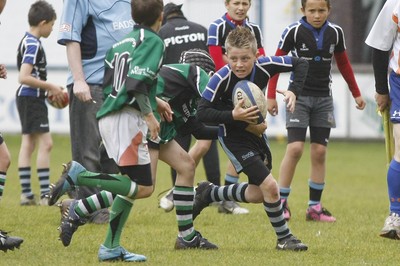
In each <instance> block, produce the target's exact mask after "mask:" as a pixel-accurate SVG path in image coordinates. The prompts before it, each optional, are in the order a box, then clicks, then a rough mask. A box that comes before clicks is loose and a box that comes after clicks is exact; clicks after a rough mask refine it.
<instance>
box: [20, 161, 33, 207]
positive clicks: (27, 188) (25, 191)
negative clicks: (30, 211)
mask: <svg viewBox="0 0 400 266" xmlns="http://www.w3.org/2000/svg"><path fill="white" fill-rule="evenodd" d="M18 174H19V182H20V184H21V189H22V195H24V196H25V197H27V198H29V199H33V193H32V188H31V168H30V167H19V168H18Z"/></svg>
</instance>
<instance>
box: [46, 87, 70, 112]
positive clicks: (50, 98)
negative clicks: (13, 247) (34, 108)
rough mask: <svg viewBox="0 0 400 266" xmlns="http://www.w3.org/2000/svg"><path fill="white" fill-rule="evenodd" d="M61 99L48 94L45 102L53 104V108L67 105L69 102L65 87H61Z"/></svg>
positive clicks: (61, 107)
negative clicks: (57, 99) (58, 99)
mask: <svg viewBox="0 0 400 266" xmlns="http://www.w3.org/2000/svg"><path fill="white" fill-rule="evenodd" d="M63 96H64V97H63V100H62V101H56V100H55V99H54V97H53V95H49V96H47V98H46V99H47V102H48V103H49V104H50V105H51V106H53V107H54V108H57V109H63V108H65V107H67V106H68V104H69V96H68V91H67V90H65V89H63Z"/></svg>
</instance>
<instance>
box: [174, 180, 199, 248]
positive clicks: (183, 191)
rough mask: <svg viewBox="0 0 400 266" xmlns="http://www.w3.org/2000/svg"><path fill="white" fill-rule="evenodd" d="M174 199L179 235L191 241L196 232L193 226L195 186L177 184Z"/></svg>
mask: <svg viewBox="0 0 400 266" xmlns="http://www.w3.org/2000/svg"><path fill="white" fill-rule="evenodd" d="M173 199H174V205H175V212H176V220H177V222H178V231H179V235H180V236H181V237H183V239H185V240H186V241H190V240H192V239H193V237H194V236H195V233H196V232H195V231H194V227H193V200H194V189H193V187H183V186H175V187H174V192H173Z"/></svg>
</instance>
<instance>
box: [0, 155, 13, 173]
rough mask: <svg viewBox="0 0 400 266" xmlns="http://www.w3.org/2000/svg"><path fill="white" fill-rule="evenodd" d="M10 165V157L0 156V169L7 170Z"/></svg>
mask: <svg viewBox="0 0 400 266" xmlns="http://www.w3.org/2000/svg"><path fill="white" fill-rule="evenodd" d="M10 165H11V158H10V157H9V156H1V157H0V171H2V172H7V170H8V168H9V167H10Z"/></svg>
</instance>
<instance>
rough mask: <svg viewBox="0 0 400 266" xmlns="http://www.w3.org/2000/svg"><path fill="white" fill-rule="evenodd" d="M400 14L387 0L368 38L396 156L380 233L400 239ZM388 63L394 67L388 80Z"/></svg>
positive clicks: (396, 1) (378, 94) (397, 4)
mask: <svg viewBox="0 0 400 266" xmlns="http://www.w3.org/2000/svg"><path fill="white" fill-rule="evenodd" d="M399 16H400V1H399V0H387V1H386V3H385V5H384V6H383V8H382V10H381V12H380V13H379V15H378V17H377V19H376V20H375V23H374V25H373V27H372V29H371V31H370V33H369V35H368V37H367V40H366V41H365V43H366V44H367V45H368V46H370V47H371V48H372V64H373V68H374V76H375V91H376V93H375V101H376V104H377V107H378V110H379V111H380V112H383V111H384V110H385V109H387V108H389V109H390V112H389V115H390V122H391V123H392V125H393V138H394V155H393V158H392V161H391V162H390V165H389V169H388V171H387V186H388V196H389V216H388V217H387V218H386V220H385V223H384V226H383V228H382V230H381V232H380V236H382V237H386V238H390V239H400V175H399V173H400V146H399V143H400V117H399V113H400V94H399V89H400V85H399V84H400V83H399V82H400V77H399V73H400V72H399V67H400V65H399V52H400V36H399V33H398V28H399V26H400V23H399ZM390 51H392V53H391V54H392V57H390V61H389V55H390ZM388 66H389V68H390V69H391V71H390V77H389V83H388V72H387V70H388ZM389 86H390V91H389ZM387 141H390V140H387Z"/></svg>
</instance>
